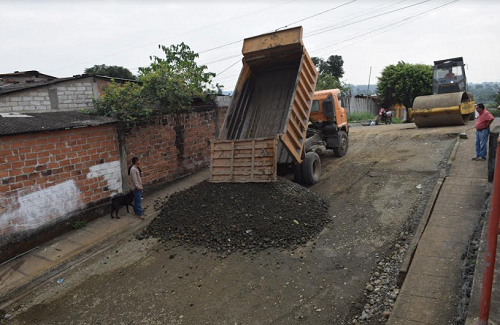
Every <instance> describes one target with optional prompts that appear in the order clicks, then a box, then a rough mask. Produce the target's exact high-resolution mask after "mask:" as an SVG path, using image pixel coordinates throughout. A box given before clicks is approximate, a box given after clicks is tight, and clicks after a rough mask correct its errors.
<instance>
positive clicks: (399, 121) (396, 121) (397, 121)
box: [392, 117, 403, 124]
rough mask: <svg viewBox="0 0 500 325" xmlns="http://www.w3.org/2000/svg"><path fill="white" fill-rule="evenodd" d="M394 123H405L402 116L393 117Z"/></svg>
mask: <svg viewBox="0 0 500 325" xmlns="http://www.w3.org/2000/svg"><path fill="white" fill-rule="evenodd" d="M392 123H394V124H402V123H403V121H401V119H400V118H396V117H395V118H393V119H392Z"/></svg>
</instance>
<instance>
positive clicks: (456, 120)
mask: <svg viewBox="0 0 500 325" xmlns="http://www.w3.org/2000/svg"><path fill="white" fill-rule="evenodd" d="M412 111H413V120H414V122H415V124H416V125H417V126H418V127H433V126H452V125H465V124H467V122H468V121H469V119H470V118H471V114H474V101H473V100H472V96H469V94H468V93H467V92H456V93H449V94H439V95H430V96H420V97H417V98H415V100H414V101H413V110H412ZM472 116H473V115H472Z"/></svg>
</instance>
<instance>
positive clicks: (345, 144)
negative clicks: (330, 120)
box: [333, 131, 349, 157]
mask: <svg viewBox="0 0 500 325" xmlns="http://www.w3.org/2000/svg"><path fill="white" fill-rule="evenodd" d="M339 137H340V140H339V142H340V146H339V147H337V148H333V154H334V155H335V156H337V157H344V156H345V155H346V154H347V149H349V138H348V137H347V133H345V131H339Z"/></svg>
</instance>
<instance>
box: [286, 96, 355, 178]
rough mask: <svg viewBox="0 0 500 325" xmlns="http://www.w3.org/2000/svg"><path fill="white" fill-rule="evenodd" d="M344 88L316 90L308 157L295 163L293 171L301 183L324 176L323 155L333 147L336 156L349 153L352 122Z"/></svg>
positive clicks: (310, 120)
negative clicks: (343, 103) (321, 157)
mask: <svg viewBox="0 0 500 325" xmlns="http://www.w3.org/2000/svg"><path fill="white" fill-rule="evenodd" d="M341 104H342V103H341V91H340V90H339V89H327V90H320V91H316V92H315V93H314V96H313V102H312V107H311V115H310V117H309V124H308V128H307V134H306V141H305V144H304V151H305V159H304V161H303V162H302V163H301V164H293V165H292V171H293V175H294V178H295V180H296V181H297V182H298V183H303V184H306V185H313V184H316V183H317V182H318V181H319V178H320V176H321V160H320V156H325V155H326V153H327V149H331V150H332V151H333V154H334V155H335V156H337V157H343V156H345V155H346V154H347V150H348V148H349V141H348V140H349V138H348V135H349V124H348V123H347V110H346V109H345V108H343V107H342V106H341Z"/></svg>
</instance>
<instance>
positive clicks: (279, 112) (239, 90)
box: [210, 27, 348, 184]
mask: <svg viewBox="0 0 500 325" xmlns="http://www.w3.org/2000/svg"><path fill="white" fill-rule="evenodd" d="M242 53H243V59H242V61H243V67H242V70H241V72H240V76H239V78H238V82H237V84H236V87H235V90H234V92H233V98H232V101H231V104H230V106H229V108H228V111H227V113H226V117H225V119H224V124H223V126H222V130H221V132H220V135H219V138H218V139H217V140H214V141H212V143H211V163H210V170H211V177H210V181H211V182H273V181H276V180H277V177H278V175H284V174H286V173H289V172H291V171H292V170H294V174H295V175H297V180H304V182H305V183H307V184H313V183H314V182H315V181H316V182H317V180H319V175H320V174H321V162H320V161H319V157H318V154H317V153H316V152H312V150H319V149H318V148H319V142H320V141H319V140H318V139H323V140H326V138H325V136H326V137H328V139H329V140H328V141H323V142H324V143H325V146H326V143H330V144H335V145H334V147H335V148H339V146H340V145H339V143H346V142H345V141H344V142H342V141H341V140H342V139H343V136H342V135H340V136H339V135H337V136H334V135H333V134H330V133H329V132H330V131H331V130H330V129H329V128H328V127H327V126H326V124H328V123H330V124H331V123H332V122H331V121H333V120H335V119H336V118H337V116H338V117H339V118H341V115H342V114H340V115H338V114H337V113H336V110H335V103H337V105H338V100H337V101H336V102H335V100H336V98H337V93H333V95H332V94H330V95H326V97H325V98H324V99H321V103H322V106H321V108H322V110H321V112H319V111H318V114H317V115H318V116H319V115H323V114H324V113H323V112H326V114H329V117H327V119H330V120H331V121H330V122H328V121H327V120H321V121H320V120H317V121H316V122H313V123H310V122H309V120H310V117H311V106H312V105H313V96H314V90H315V87H316V81H317V78H318V72H317V70H316V67H315V66H314V63H313V62H312V60H311V58H310V56H309V54H308V53H307V51H306V49H305V47H304V44H303V42H302V27H296V28H290V29H286V30H281V31H277V32H273V33H268V34H264V35H259V36H255V37H250V38H246V39H245V40H244V42H243V49H242ZM323 95H325V94H322V95H319V96H323ZM328 96H330V97H328ZM317 102H318V105H319V104H320V99H318V100H317ZM318 107H319V106H318ZM324 109H326V110H324ZM336 114H337V115H336ZM343 114H344V115H345V112H344V113H343ZM312 115H313V116H315V115H314V114H312ZM311 125H313V126H312V127H311ZM315 127H317V128H318V130H320V131H318V132H323V131H325V133H321V137H320V138H318V136H317V135H315V137H314V139H316V140H318V141H316V140H311V141H307V144H310V145H308V146H306V140H307V135H308V129H312V128H315ZM346 127H347V126H346ZM344 129H345V130H346V131H344V132H347V131H348V129H347V128H344ZM311 132H312V131H309V135H311ZM344 147H345V146H344ZM307 150H310V151H311V152H310V153H308V152H307ZM341 152H342V150H339V153H341ZM299 178H300V179H299Z"/></svg>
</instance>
